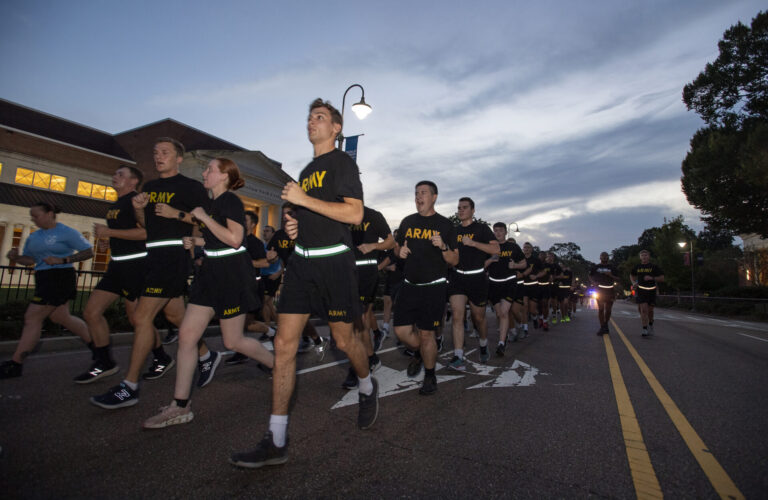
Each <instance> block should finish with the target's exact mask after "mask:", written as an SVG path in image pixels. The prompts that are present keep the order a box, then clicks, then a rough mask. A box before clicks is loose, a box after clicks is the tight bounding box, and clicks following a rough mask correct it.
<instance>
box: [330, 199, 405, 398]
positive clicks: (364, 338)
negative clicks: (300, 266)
mask: <svg viewBox="0 0 768 500" xmlns="http://www.w3.org/2000/svg"><path fill="white" fill-rule="evenodd" d="M349 230H350V232H351V233H352V245H353V250H354V252H355V265H356V266H357V290H358V294H359V295H360V304H361V308H362V310H363V314H362V316H361V317H360V318H356V319H355V335H357V337H358V338H359V339H360V341H361V342H362V343H363V344H364V345H365V351H366V354H367V355H368V365H369V367H370V370H371V372H374V371H376V369H378V368H379V367H380V366H381V360H379V356H378V355H377V354H376V352H375V351H376V350H377V349H378V348H380V347H381V341H382V338H381V335H382V334H381V332H379V333H378V335H376V338H375V339H374V341H373V342H372V341H371V335H370V328H368V325H370V324H372V323H373V321H375V319H374V318H373V299H374V298H375V297H376V286H377V285H378V281H379V267H378V266H379V261H378V258H377V257H378V253H379V251H382V250H383V251H386V250H389V249H391V248H393V247H394V246H395V238H394V237H393V236H392V233H391V232H390V230H389V225H388V224H387V221H386V220H384V216H383V215H381V212H379V211H377V210H374V209H372V208H370V207H363V221H362V222H361V223H360V224H350V225H349ZM380 239H381V240H383V241H381V242H379V240H380ZM341 385H342V387H343V388H345V389H354V388H355V387H357V374H356V373H355V370H354V369H352V367H351V366H350V367H349V372H348V373H347V378H346V380H344V382H343V383H342V384H341Z"/></svg>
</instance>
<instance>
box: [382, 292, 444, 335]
mask: <svg viewBox="0 0 768 500" xmlns="http://www.w3.org/2000/svg"><path fill="white" fill-rule="evenodd" d="M446 287H447V285H446V284H445V283H437V284H434V285H421V286H419V285H414V284H412V283H408V282H407V281H406V282H404V283H403V286H402V287H400V291H399V292H398V294H397V298H396V299H395V307H394V314H395V320H394V324H395V327H398V326H405V325H416V328H418V329H419V330H427V331H431V330H437V329H439V327H440V325H441V324H442V321H443V312H444V311H445V293H446Z"/></svg>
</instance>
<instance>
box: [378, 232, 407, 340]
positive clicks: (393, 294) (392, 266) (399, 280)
mask: <svg viewBox="0 0 768 500" xmlns="http://www.w3.org/2000/svg"><path fill="white" fill-rule="evenodd" d="M392 235H393V236H394V237H395V238H397V229H395V230H394V232H393V233H392ZM381 270H384V272H385V273H386V277H387V278H386V283H385V284H384V294H383V295H382V297H381V301H382V303H383V311H382V325H381V330H382V332H383V333H384V337H385V338H386V337H387V336H389V334H390V333H392V305H393V304H394V300H395V299H396V298H397V292H398V291H400V287H401V286H402V284H403V259H401V258H400V257H397V256H396V255H395V252H394V249H392V250H390V251H388V252H387V254H386V256H385V257H384V259H383V260H382V261H381V262H379V271H381Z"/></svg>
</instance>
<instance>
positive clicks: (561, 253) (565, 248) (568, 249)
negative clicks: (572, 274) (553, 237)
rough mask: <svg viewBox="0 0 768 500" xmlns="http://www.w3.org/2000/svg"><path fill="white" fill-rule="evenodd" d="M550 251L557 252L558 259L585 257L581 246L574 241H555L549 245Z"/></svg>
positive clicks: (582, 258) (569, 259)
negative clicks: (582, 254)
mask: <svg viewBox="0 0 768 500" xmlns="http://www.w3.org/2000/svg"><path fill="white" fill-rule="evenodd" d="M549 251H550V252H552V253H553V254H555V256H557V258H558V259H561V260H565V261H568V262H571V261H574V260H584V257H582V256H581V247H580V246H579V245H577V244H576V243H574V242H572V241H569V242H568V243H555V244H554V245H552V246H551V247H549Z"/></svg>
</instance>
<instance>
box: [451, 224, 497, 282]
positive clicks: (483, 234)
mask: <svg viewBox="0 0 768 500" xmlns="http://www.w3.org/2000/svg"><path fill="white" fill-rule="evenodd" d="M464 236H469V237H470V238H471V239H472V241H476V242H478V243H489V242H491V241H493V240H495V239H496V237H495V236H494V235H493V231H491V228H489V227H488V226H487V225H486V224H483V223H481V222H477V221H474V222H472V223H471V224H470V225H468V226H458V227H457V228H456V244H457V245H458V249H459V264H458V265H457V266H456V268H457V269H461V270H462V271H474V270H475V269H482V268H483V266H484V265H485V259H487V258H488V254H487V253H485V252H483V251H482V250H480V249H479V248H475V247H469V246H466V245H464V244H462V243H461V239H462V238H463V237H464Z"/></svg>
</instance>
